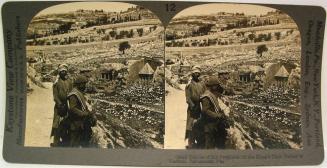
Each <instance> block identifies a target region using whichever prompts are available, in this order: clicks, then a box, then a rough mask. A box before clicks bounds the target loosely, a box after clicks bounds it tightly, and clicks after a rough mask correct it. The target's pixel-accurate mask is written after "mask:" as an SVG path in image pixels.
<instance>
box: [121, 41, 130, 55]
mask: <svg viewBox="0 0 327 168" xmlns="http://www.w3.org/2000/svg"><path fill="white" fill-rule="evenodd" d="M129 48H131V45H130V44H129V43H128V41H124V42H121V43H120V44H119V49H118V50H119V51H122V52H123V54H125V50H126V49H129Z"/></svg>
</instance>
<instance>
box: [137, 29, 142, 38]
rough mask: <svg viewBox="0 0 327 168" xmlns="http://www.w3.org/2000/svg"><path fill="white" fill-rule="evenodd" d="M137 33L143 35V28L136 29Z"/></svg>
mask: <svg viewBox="0 0 327 168" xmlns="http://www.w3.org/2000/svg"><path fill="white" fill-rule="evenodd" d="M137 33H138V34H139V36H140V37H142V36H143V28H140V29H137Z"/></svg>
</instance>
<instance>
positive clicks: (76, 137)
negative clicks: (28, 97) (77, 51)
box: [50, 64, 96, 147]
mask: <svg viewBox="0 0 327 168" xmlns="http://www.w3.org/2000/svg"><path fill="white" fill-rule="evenodd" d="M58 74H59V75H58V78H57V80H56V81H55V82H54V84H53V98H54V102H55V106H54V117H53V124H52V131H51V137H52V136H53V143H51V144H50V146H52V147H88V146H89V145H90V140H91V137H92V127H94V126H95V125H96V117H95V114H94V112H93V111H92V107H91V105H90V104H89V103H88V100H87V98H86V96H85V89H86V84H87V83H88V79H87V78H86V77H85V76H82V75H80V76H77V77H76V78H75V79H74V80H72V79H71V78H70V77H69V75H68V66H67V65H66V64H61V65H59V66H58Z"/></svg>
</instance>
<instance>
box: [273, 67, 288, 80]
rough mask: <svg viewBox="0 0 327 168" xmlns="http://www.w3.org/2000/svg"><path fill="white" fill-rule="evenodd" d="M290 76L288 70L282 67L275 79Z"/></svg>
mask: <svg viewBox="0 0 327 168" xmlns="http://www.w3.org/2000/svg"><path fill="white" fill-rule="evenodd" d="M289 75H290V74H289V73H288V72H287V70H286V68H285V67H284V65H283V66H281V67H280V68H279V70H278V72H277V73H276V74H275V77H285V78H286V77H288V76H289Z"/></svg>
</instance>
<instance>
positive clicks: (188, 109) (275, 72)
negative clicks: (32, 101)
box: [164, 3, 303, 150]
mask: <svg viewBox="0 0 327 168" xmlns="http://www.w3.org/2000/svg"><path fill="white" fill-rule="evenodd" d="M165 79H166V84H165V90H166V92H165V94H166V95H165V126H166V127H165V128H166V129H165V137H164V139H165V140H164V148H165V149H235V150H258V149H263V150H267V149H298V150H301V149H303V143H302V129H301V111H300V104H301V102H300V87H301V86H300V83H301V36H300V32H299V29H298V27H297V25H296V23H295V21H294V20H293V19H292V18H291V17H290V16H289V15H288V14H287V13H284V11H280V10H278V9H274V8H269V7H264V6H258V5H247V4H221V3H211V4H204V5H197V6H193V7H190V8H187V9H185V10H183V11H181V12H180V13H178V14H177V15H176V16H175V17H174V18H173V19H172V20H171V21H170V23H169V25H168V26H167V28H166V32H165Z"/></svg>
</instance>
